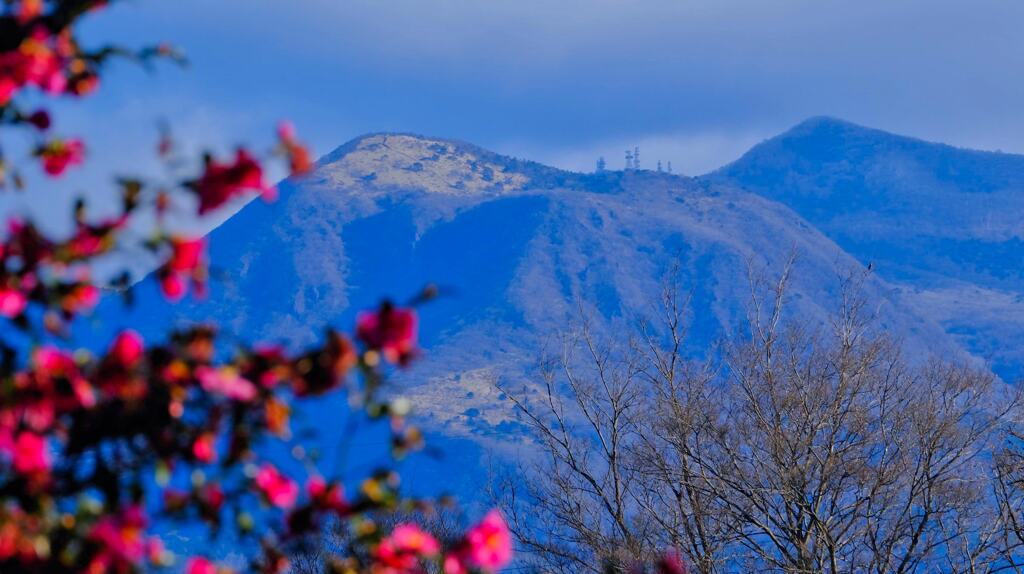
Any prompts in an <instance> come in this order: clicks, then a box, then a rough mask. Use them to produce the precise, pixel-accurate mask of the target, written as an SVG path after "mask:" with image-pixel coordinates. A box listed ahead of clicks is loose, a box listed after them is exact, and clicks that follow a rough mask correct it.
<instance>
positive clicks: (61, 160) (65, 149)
mask: <svg viewBox="0 0 1024 574" xmlns="http://www.w3.org/2000/svg"><path fill="white" fill-rule="evenodd" d="M39 157H41V158H42V160H43V170H44V171H45V172H46V173H47V174H48V175H50V176H52V177H57V176H59V175H61V174H63V173H64V172H65V171H66V170H67V169H68V167H71V166H75V165H79V164H81V163H82V161H83V160H84V159H85V145H84V144H83V143H82V141H81V140H77V139H74V140H53V141H52V142H50V143H49V144H47V145H46V146H45V147H43V148H42V149H40V150H39Z"/></svg>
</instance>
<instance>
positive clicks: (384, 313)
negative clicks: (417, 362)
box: [356, 303, 417, 365]
mask: <svg viewBox="0 0 1024 574" xmlns="http://www.w3.org/2000/svg"><path fill="white" fill-rule="evenodd" d="M416 330H417V317H416V311H414V310H412V309H401V308H396V307H394V306H392V305H391V304H390V303H384V304H383V305H381V308H380V309H379V310H378V311H374V312H367V311H364V312H362V313H359V315H357V316H356V336H357V337H359V339H360V340H361V341H362V342H363V343H365V344H366V346H367V347H368V348H370V349H372V350H375V351H380V352H381V353H382V354H383V355H384V358H385V359H387V360H388V361H391V362H392V363H399V364H403V365H404V364H406V363H407V362H408V361H409V360H410V359H411V358H412V357H413V356H414V355H415V353H416Z"/></svg>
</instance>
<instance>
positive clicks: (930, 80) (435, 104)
mask: <svg viewBox="0 0 1024 574" xmlns="http://www.w3.org/2000/svg"><path fill="white" fill-rule="evenodd" d="M1022 24H1024V2H1020V1H1019V0H971V1H951V0H900V1H896V2H894V1H892V0H858V1H857V2H849V1H848V0H842V1H839V0H775V1H771V2H765V1H763V0H631V1H625V0H558V1H552V0H514V1H509V0H288V1H282V0H218V1H212V0H173V1H164V2H161V1H158V0H129V1H128V2H121V3H119V4H116V5H115V6H113V7H112V8H110V9H109V10H107V11H105V12H102V13H100V14H97V15H95V16H93V17H91V18H90V19H89V20H88V21H87V22H86V24H85V26H84V28H83V35H84V37H85V38H86V40H87V43H88V42H96V43H98V42H101V41H104V40H113V41H116V42H118V43H122V44H125V45H129V46H140V45H143V44H146V43H151V42H153V41H155V40H166V41H169V42H171V43H173V44H175V45H177V46H179V47H181V48H182V49H183V50H184V51H185V52H186V54H187V55H188V57H189V59H190V61H191V65H190V66H189V67H188V68H187V69H184V70H179V69H176V68H174V67H173V66H170V65H161V66H158V67H157V69H156V70H155V72H153V73H150V72H146V71H144V70H141V69H138V68H137V67H135V66H133V65H131V64H129V63H119V64H117V65H115V66H114V67H112V68H111V69H110V71H109V73H108V75H107V76H106V78H105V82H104V84H103V86H102V89H101V91H100V92H99V93H98V94H97V95H96V96H93V97H91V98H89V99H87V100H85V101H83V102H67V103H64V104H62V105H60V106H59V107H58V111H59V114H58V124H57V126H58V130H60V131H61V132H62V133H67V134H68V135H74V134H78V133H82V134H87V135H88V138H89V139H88V142H89V144H90V150H91V151H90V155H89V160H90V161H89V165H88V166H87V167H86V168H84V169H82V170H80V171H79V172H78V173H77V175H76V177H75V178H73V179H71V180H70V181H68V182H61V183H60V184H57V185H51V186H49V189H48V191H47V192H45V193H48V194H49V195H43V196H42V197H44V198H50V199H52V202H53V204H52V205H53V206H56V205H57V204H58V203H59V201H60V200H59V198H60V197H64V196H66V195H67V189H66V188H67V187H74V188H75V189H76V191H77V190H78V188H89V190H92V189H95V188H99V187H102V186H103V185H104V183H105V182H107V181H109V180H110V177H111V175H112V174H115V173H135V172H143V173H148V172H152V171H154V170H156V169H157V167H156V164H155V163H154V162H153V159H152V155H153V154H152V150H153V145H154V142H155V140H156V137H157V135H156V134H157V129H156V126H157V123H158V122H159V121H161V120H166V121H168V122H170V123H171V124H172V125H174V126H175V133H176V135H177V137H178V138H179V139H181V140H182V141H183V142H185V143H186V144H187V145H189V146H192V147H193V148H195V149H197V150H198V149H206V148H210V149H215V150H222V151H223V150H228V149H230V148H232V147H233V146H234V145H236V144H237V143H239V142H247V143H250V144H253V145H255V146H256V147H257V148H258V147H259V146H261V145H262V146H263V147H265V148H269V146H270V145H271V141H272V134H273V127H274V125H275V124H276V123H277V122H278V121H279V120H280V119H283V118H288V119H291V120H292V121H293V122H294V123H295V124H296V125H297V127H298V129H299V132H300V133H301V134H303V136H304V137H305V138H306V139H307V140H308V141H309V142H310V143H311V144H312V146H313V148H314V150H315V152H316V153H317V154H318V155H319V154H323V153H327V152H329V151H330V150H331V149H333V148H335V147H337V146H339V145H341V144H343V143H344V142H346V141H348V140H350V139H352V138H353V137H356V136H358V135H360V134H364V133H368V132H378V131H401V132H413V133H419V134H423V135H429V136H439V137H450V138H456V139H461V140H465V141H469V142H472V143H475V144H478V145H481V146H483V147H486V148H489V149H492V150H495V151H498V152H501V153H507V154H510V155H515V156H518V157H524V158H528V159H532V160H536V161H540V162H543V163H546V164H550V165H555V166H558V167H563V168H568V169H574V170H590V169H593V166H594V163H595V160H596V159H597V157H598V156H604V157H606V158H607V160H608V164H609V167H610V168H613V169H615V168H621V167H622V164H623V150H625V149H627V148H632V147H633V146H640V147H641V151H642V154H643V159H644V164H645V165H644V167H653V166H654V162H656V161H657V160H662V161H665V162H668V161H672V163H673V166H674V167H675V170H676V171H677V172H682V173H686V174H689V175H698V174H701V173H704V172H707V171H709V170H712V169H714V168H717V167H719V166H721V165H723V164H725V163H728V162H729V161H731V160H733V159H736V158H737V157H739V156H740V155H741V154H742V153H743V152H744V151H745V150H746V149H748V148H749V147H751V146H752V145H755V144H756V143H757V142H759V141H761V140H763V139H766V138H768V137H771V136H773V135H776V134H778V133H780V132H783V131H785V130H786V129H788V128H789V127H791V126H793V125H794V124H796V123H798V122H800V121H801V120H803V119H806V118H808V117H811V116H816V115H830V116H835V117H839V118H842V119H846V120H849V121H853V122H856V123H859V124H863V125H867V126H870V127H876V128H881V129H884V130H887V131H893V132H896V133H901V134H906V135H913V136H917V137H921V138H924V139H928V140H933V141H942V142H946V143H951V144H954V145H958V146H964V147H974V148H980V149H992V150H995V149H1000V150H1003V151H1008V152H1018V153H1024V74H1022V73H1021V71H1022V70H1024V42H1021V41H1020V29H1021V25H1022ZM88 192H90V191H88V190H87V193H88ZM4 201H5V202H6V203H5V206H7V207H9V206H10V204H11V203H12V201H13V203H14V204H19V202H21V203H24V201H25V200H24V199H22V200H19V199H14V200H11V199H4ZM36 203H37V204H38V202H36ZM45 203H46V202H45V201H44V204H45ZM34 209H36V210H37V211H38V210H39V208H38V205H36V206H34ZM44 211H45V209H44Z"/></svg>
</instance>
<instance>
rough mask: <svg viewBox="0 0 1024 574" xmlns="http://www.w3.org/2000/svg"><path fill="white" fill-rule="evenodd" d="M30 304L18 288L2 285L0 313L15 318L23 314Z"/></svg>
mask: <svg viewBox="0 0 1024 574" xmlns="http://www.w3.org/2000/svg"><path fill="white" fill-rule="evenodd" d="M27 305H28V298H27V297H25V294H24V293H22V292H21V291H18V290H17V289H11V288H10V287H0V315H3V316H4V317H7V318H8V319H13V318H14V317H17V316H18V315H21V313H22V311H24V310H25V307H26V306H27Z"/></svg>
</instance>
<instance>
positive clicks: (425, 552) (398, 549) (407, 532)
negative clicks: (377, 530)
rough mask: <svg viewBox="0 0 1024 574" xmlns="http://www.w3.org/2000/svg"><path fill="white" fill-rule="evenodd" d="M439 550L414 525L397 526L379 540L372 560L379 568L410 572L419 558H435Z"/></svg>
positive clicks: (424, 533)
mask: <svg viewBox="0 0 1024 574" xmlns="http://www.w3.org/2000/svg"><path fill="white" fill-rule="evenodd" d="M440 550H441V545H440V544H438V542H437V540H436V539H435V538H434V537H433V536H431V535H430V534H428V533H427V532H424V531H423V529H421V528H420V527H419V526H416V525H415V524H399V525H398V526H396V527H395V529H394V530H392V531H391V535H390V536H388V537H387V538H384V539H383V540H381V542H380V544H379V545H378V546H377V550H376V552H375V553H374V558H376V560H377V562H378V563H379V564H380V565H381V566H385V567H387V568H390V569H393V571H397V572H410V571H413V569H415V568H416V567H417V564H418V563H419V561H420V558H423V557H432V556H436V555H437V553H438V552H440Z"/></svg>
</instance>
